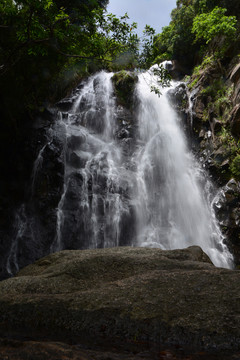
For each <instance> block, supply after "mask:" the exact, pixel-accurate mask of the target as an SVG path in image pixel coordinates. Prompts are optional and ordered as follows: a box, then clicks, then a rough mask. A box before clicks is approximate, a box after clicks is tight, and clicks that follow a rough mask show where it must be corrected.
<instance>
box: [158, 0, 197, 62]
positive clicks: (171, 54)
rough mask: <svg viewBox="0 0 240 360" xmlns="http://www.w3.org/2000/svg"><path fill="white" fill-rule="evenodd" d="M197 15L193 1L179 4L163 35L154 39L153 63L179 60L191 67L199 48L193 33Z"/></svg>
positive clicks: (163, 30)
mask: <svg viewBox="0 0 240 360" xmlns="http://www.w3.org/2000/svg"><path fill="white" fill-rule="evenodd" d="M194 16H195V13H194V8H193V6H192V3H191V1H181V4H180V2H178V7H177V8H176V9H174V10H173V11H172V14H171V17H172V21H171V22H170V24H169V25H168V26H165V27H164V28H163V29H162V32H161V34H158V35H156V36H155V38H154V45H153V47H154V58H155V60H154V61H153V62H156V60H157V59H159V60H166V58H167V59H168V60H173V59H174V60H179V61H180V62H181V64H183V65H186V66H191V65H192V63H193V60H194V53H195V52H196V51H197V47H196V46H195V44H194V43H193V42H194V35H193V34H192V33H191V28H192V22H193V19H194Z"/></svg>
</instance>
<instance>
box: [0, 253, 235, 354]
mask: <svg viewBox="0 0 240 360" xmlns="http://www.w3.org/2000/svg"><path fill="white" fill-rule="evenodd" d="M239 299H240V273H239V271H230V270H226V269H219V268H215V267H214V266H213V265H212V264H211V261H210V260H209V258H208V257H207V255H206V254H205V253H203V251H202V250H201V249H200V248H199V247H196V246H193V247H190V248H187V249H184V250H172V251H163V250H160V249H146V248H130V247H125V248H124V247H122V248H112V249H99V250H82V251H81V250H71V251H70V250H65V251H62V252H59V253H55V254H52V255H49V256H47V257H45V258H43V259H40V260H38V261H37V262H36V263H35V264H33V265H29V266H28V267H26V268H24V269H23V270H21V271H20V273H19V274H18V276H17V277H15V278H11V279H8V280H4V281H2V282H1V283H0V335H1V336H4V337H6V336H7V337H16V336H17V337H19V336H20V337H21V336H28V335H31V337H32V338H35V339H38V338H42V337H44V338H45V339H46V338H47V339H64V340H66V339H70V341H73V340H72V339H77V340H76V341H77V342H78V343H84V342H85V340H86V339H88V341H90V340H89V339H91V338H93V339H96V338H101V339H102V341H107V342H109V343H110V342H112V341H115V342H123V341H128V342H129V341H130V342H131V341H132V342H139V343H143V342H144V343H145V344H148V345H151V344H152V345H159V346H160V345H167V346H168V345H169V346H175V345H177V346H183V347H188V348H192V349H195V350H196V349H198V350H199V349H205V350H210V351H212V350H214V351H220V350H221V351H235V350H236V351H237V350H238V348H239V346H240V326H239V325H240V311H239V310H240V302H239ZM74 341H75V340H74Z"/></svg>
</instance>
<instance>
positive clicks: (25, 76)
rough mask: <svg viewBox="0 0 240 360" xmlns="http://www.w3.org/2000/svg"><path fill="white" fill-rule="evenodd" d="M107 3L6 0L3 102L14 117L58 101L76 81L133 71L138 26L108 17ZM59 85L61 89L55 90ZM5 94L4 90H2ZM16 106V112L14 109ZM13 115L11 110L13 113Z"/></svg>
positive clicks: (0, 45)
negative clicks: (116, 69)
mask: <svg viewBox="0 0 240 360" xmlns="http://www.w3.org/2000/svg"><path fill="white" fill-rule="evenodd" d="M107 3H108V1H107V0H98V1H97V0H70V1H66V0H41V1H39V0H2V1H1V3H0V79H1V83H2V90H0V100H1V101H2V102H4V105H5V106H3V107H7V108H8V109H12V108H13V107H14V109H15V111H16V112H19V111H20V110H21V109H22V110H23V109H25V108H26V107H27V108H29V109H30V110H31V109H33V108H37V107H39V106H42V104H43V103H44V101H45V100H46V99H49V100H50V101H51V99H52V100H53V101H54V100H56V97H58V96H61V95H63V94H56V91H59V90H60V92H61V87H64V86H65V85H67V84H68V83H71V81H74V78H77V79H78V80H79V77H81V76H83V75H84V74H87V73H89V72H91V71H93V70H96V69H99V68H103V67H109V66H110V65H111V66H114V65H115V66H117V64H118V62H119V59H121V63H124V66H131V65H132V63H134V59H135V57H136V54H137V53H138V44H139V39H138V36H137V35H136V34H135V32H134V30H135V29H136V26H137V25H136V23H133V24H129V23H128V16H127V14H125V15H124V16H122V17H120V18H117V17H116V16H115V15H113V14H106V11H105V7H106V5H107ZM56 84H57V85H56ZM3 89H4V90H3ZM13 104H14V106H12V105H13ZM11 111H12V112H13V110H11Z"/></svg>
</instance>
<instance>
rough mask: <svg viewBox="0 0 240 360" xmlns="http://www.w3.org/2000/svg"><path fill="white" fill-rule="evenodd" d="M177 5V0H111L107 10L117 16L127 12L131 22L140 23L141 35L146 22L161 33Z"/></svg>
mask: <svg viewBox="0 0 240 360" xmlns="http://www.w3.org/2000/svg"><path fill="white" fill-rule="evenodd" d="M175 7H176V0H109V5H108V7H107V10H108V12H109V13H113V14H115V15H117V16H122V15H124V14H125V13H126V12H127V13H128V16H129V18H130V19H129V22H130V23H132V22H136V23H137V24H138V30H137V33H138V35H139V36H141V34H142V30H143V29H144V27H145V25H146V24H147V25H150V26H152V27H153V28H154V29H155V30H156V33H160V32H161V30H162V27H163V26H166V25H168V24H169V22H170V20H171V18H170V14H171V11H172V10H173V9H174V8H175Z"/></svg>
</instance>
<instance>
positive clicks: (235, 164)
mask: <svg viewBox="0 0 240 360" xmlns="http://www.w3.org/2000/svg"><path fill="white" fill-rule="evenodd" d="M230 170H231V173H232V175H233V176H234V177H235V178H236V179H238V180H240V154H238V155H236V156H235V158H234V159H233V161H232V163H231V165H230Z"/></svg>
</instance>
